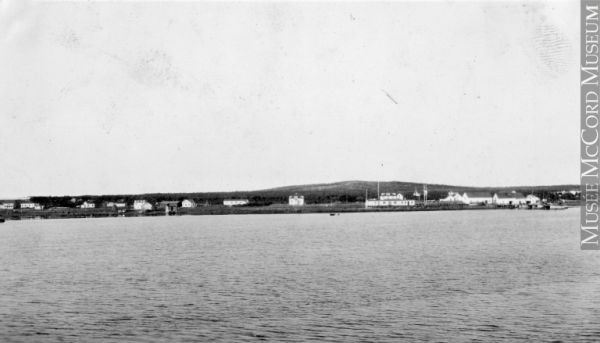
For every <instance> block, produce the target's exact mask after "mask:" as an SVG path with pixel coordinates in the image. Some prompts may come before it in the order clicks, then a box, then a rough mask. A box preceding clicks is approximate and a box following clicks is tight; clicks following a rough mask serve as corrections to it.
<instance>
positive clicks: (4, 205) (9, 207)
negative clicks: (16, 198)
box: [0, 202, 15, 210]
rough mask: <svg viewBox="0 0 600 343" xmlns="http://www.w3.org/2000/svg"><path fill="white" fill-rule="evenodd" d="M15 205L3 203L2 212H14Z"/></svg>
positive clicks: (0, 206) (0, 205)
mask: <svg viewBox="0 0 600 343" xmlns="http://www.w3.org/2000/svg"><path fill="white" fill-rule="evenodd" d="M14 209H15V203H14V202H3V203H1V204H0V210H14Z"/></svg>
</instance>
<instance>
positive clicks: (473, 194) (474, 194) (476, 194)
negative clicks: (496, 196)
mask: <svg viewBox="0 0 600 343" xmlns="http://www.w3.org/2000/svg"><path fill="white" fill-rule="evenodd" d="M465 194H467V196H468V197H469V198H491V197H492V193H491V192H481V191H470V192H469V191H467V192H465Z"/></svg>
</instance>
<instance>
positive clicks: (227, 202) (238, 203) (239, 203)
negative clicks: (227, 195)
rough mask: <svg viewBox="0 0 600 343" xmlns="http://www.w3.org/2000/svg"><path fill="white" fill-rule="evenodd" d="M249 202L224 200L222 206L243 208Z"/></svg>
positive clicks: (245, 200) (246, 200)
mask: <svg viewBox="0 0 600 343" xmlns="http://www.w3.org/2000/svg"><path fill="white" fill-rule="evenodd" d="M249 203H250V201H249V200H248V199H225V200H223V205H225V206H244V205H248V204H249Z"/></svg>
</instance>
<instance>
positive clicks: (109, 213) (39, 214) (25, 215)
mask: <svg viewBox="0 0 600 343" xmlns="http://www.w3.org/2000/svg"><path fill="white" fill-rule="evenodd" d="M568 207H577V206H568ZM506 209H514V210H527V211H537V210H544V209H542V208H536V209H528V208H511V207H506V206H505V207H500V206H484V205H476V206H472V205H466V206H464V205H443V206H442V205H439V204H433V205H428V206H423V205H420V206H412V207H388V208H365V207H364V205H361V206H358V205H356V204H339V205H338V204H336V205H305V206H301V207H300V206H299V207H290V206H287V205H270V206H241V207H227V206H220V205H216V206H203V207H195V208H177V211H176V212H175V213H171V214H170V215H169V216H185V215H240V214H308V213H324V214H330V213H334V214H341V213H383V212H385V213H387V212H431V211H473V210H475V211H481V210H506ZM550 210H556V209H550ZM157 216H161V217H164V216H167V215H166V213H165V211H164V210H153V211H145V212H142V211H135V210H126V211H123V210H116V209H109V208H93V209H80V208H60V209H55V208H52V209H46V210H0V217H2V218H4V219H5V220H27V219H71V218H73V219H75V218H107V217H157Z"/></svg>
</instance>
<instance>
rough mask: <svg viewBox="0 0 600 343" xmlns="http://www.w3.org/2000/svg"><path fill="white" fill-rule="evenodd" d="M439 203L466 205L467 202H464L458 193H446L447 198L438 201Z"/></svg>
mask: <svg viewBox="0 0 600 343" xmlns="http://www.w3.org/2000/svg"><path fill="white" fill-rule="evenodd" d="M440 202H442V203H451V204H468V203H469V202H468V200H465V198H464V197H463V196H462V195H460V193H458V192H456V193H455V192H448V196H447V197H445V198H444V199H440Z"/></svg>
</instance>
